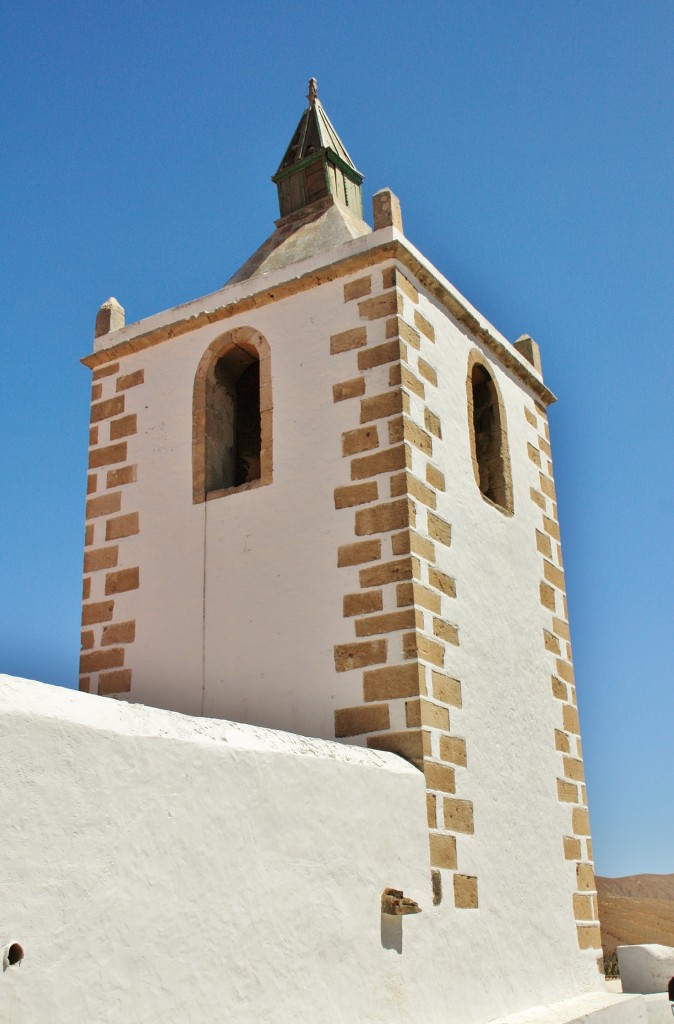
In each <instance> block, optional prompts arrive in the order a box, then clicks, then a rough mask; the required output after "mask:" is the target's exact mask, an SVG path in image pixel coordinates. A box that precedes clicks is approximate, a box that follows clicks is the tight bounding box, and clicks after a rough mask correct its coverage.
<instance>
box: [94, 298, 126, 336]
mask: <svg viewBox="0 0 674 1024" xmlns="http://www.w3.org/2000/svg"><path fill="white" fill-rule="evenodd" d="M123 326H124V307H123V306H120V304H119V302H118V301H117V299H113V298H112V297H111V298H109V299H108V301H107V302H104V303H103V305H102V306H101V308H100V309H99V311H98V313H97V314H96V327H95V328H94V338H100V337H101V336H102V335H103V334H109V333H110V331H118V330H119V329H120V327H123Z"/></svg>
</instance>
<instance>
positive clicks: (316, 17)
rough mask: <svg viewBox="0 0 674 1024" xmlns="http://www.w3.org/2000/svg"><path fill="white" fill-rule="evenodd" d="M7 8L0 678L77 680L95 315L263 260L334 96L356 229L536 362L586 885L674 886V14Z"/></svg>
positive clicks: (0, 327) (187, 294)
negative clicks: (298, 152)
mask: <svg viewBox="0 0 674 1024" xmlns="http://www.w3.org/2000/svg"><path fill="white" fill-rule="evenodd" d="M0 9H1V10H2V26H3V30H2V33H1V34H0V35H1V39H0V86H1V87H2V94H3V96H4V97H5V104H4V105H3V108H2V111H1V112H0V138H1V140H2V147H3V156H2V163H1V166H0V175H1V176H2V179H3V195H4V209H3V216H2V218H0V241H1V243H2V250H1V251H2V253H3V260H2V274H1V280H2V285H3V288H2V302H1V304H0V358H1V367H2V381H3V400H2V407H1V411H0V417H1V423H2V438H3V443H2V446H1V449H0V450H1V453H2V454H1V459H2V463H1V466H0V469H1V473H2V476H1V479H2V485H3V489H2V526H3V529H2V534H1V537H2V540H1V546H0V670H3V671H7V672H10V673H14V674H16V675H23V676H27V677H33V678H38V679H43V680H45V681H47V682H54V683H61V684H63V685H72V684H73V683H74V681H75V680H76V675H77V659H78V644H79V611H80V606H79V605H80V586H81V558H82V553H81V551H82V534H83V516H84V490H85V481H86V470H85V461H86V445H87V418H88V396H89V371H88V370H86V369H85V368H84V367H82V366H81V365H80V364H79V359H80V357H81V356H83V355H86V354H87V353H88V352H89V351H90V349H91V343H92V334H93V324H94V318H95V315H96V311H97V309H98V307H99V305H100V304H101V302H103V301H104V300H105V299H107V298H108V296H109V295H111V294H112V295H115V296H116V297H117V298H118V299H119V301H120V302H121V303H122V305H124V306H125V308H126V314H127V322H131V321H133V320H137V319H139V318H141V317H144V316H147V315H149V314H151V313H153V312H156V311H158V310H161V309H165V308H169V307H171V306H174V305H177V304H178V303H181V302H184V301H187V300H189V299H191V298H193V297H196V296H198V295H201V294H204V293H207V292H210V291H213V290H215V289H217V288H218V287H220V286H221V285H222V284H223V283H224V281H225V280H226V279H227V278H228V277H229V276H230V275H231V273H232V272H233V271H234V270H235V269H236V268H237V267H238V266H239V265H240V264H241V263H243V261H244V260H245V259H246V257H247V256H248V255H250V253H251V252H252V251H253V250H254V249H255V248H256V247H257V245H258V244H259V243H260V242H261V241H262V240H263V239H264V238H265V237H266V235H267V234H268V233H269V231H270V229H271V226H272V221H273V220H274V218H275V217H276V216H277V215H278V214H277V207H276V196H275V189H274V187H273V185H271V183H270V181H269V177H270V175H271V174H272V173H273V172H274V171H275V169H276V166H277V165H278V162H279V161H280V158H281V156H282V155H283V151H284V149H285V146H286V145H287V143H288V141H289V139H290V135H291V133H292V131H293V129H294V127H295V125H296V123H297V120H298V119H299V116H300V114H301V112H302V109H303V107H304V104H305V99H304V97H305V93H306V85H307V79H308V78H309V76H310V75H315V76H316V77H317V78H318V81H319V94H320V96H321V99H322V100H323V103H324V105H325V106H326V109H327V111H328V113H329V115H330V117H331V119H332V120H333V122H334V124H335V126H336V127H337V130H338V131H339V132H340V134H341V136H342V138H343V139H344V142H345V143H346V146H347V148H348V149H349V152H350V153H351V156H352V157H353V158H354V161H355V163H356V165H357V167H358V168H359V169H360V170H361V171H362V172H363V173H364V174H365V184H364V194H365V197H366V209H369V196H370V195H371V194H372V193H373V192H375V191H376V190H377V189H379V188H381V187H383V186H390V187H391V188H392V189H393V190H394V191H395V192H396V193H397V194H398V195H399V196H400V198H401V201H402V204H403V214H404V220H405V228H406V233H407V235H408V237H409V238H410V239H411V241H412V242H413V243H414V244H415V245H417V246H418V248H420V249H421V250H422V252H424V253H425V255H426V256H428V257H429V258H430V259H431V260H432V261H433V262H434V263H435V264H436V265H437V266H438V267H439V269H440V270H441V271H442V272H443V273H444V274H445V275H446V276H447V277H448V278H449V279H450V280H451V281H452V282H453V283H454V284H455V285H456V286H457V287H458V288H459V289H460V290H461V291H462V292H463V293H464V294H465V295H466V296H467V297H468V298H469V300H470V301H471V302H472V303H473V304H474V305H476V306H477V307H478V308H479V309H480V310H481V311H482V312H483V313H484V314H485V315H486V316H487V317H488V318H489V319H490V320H491V321H492V322H493V323H494V324H495V325H496V326H497V327H498V328H499V329H500V330H501V331H502V332H503V333H504V334H505V335H506V337H508V338H510V339H511V340H513V339H515V338H516V337H518V336H519V335H520V334H522V333H528V334H531V335H532V336H533V337H534V338H535V339H536V340H537V341H538V342H539V344H540V346H541V352H542V358H543V367H544V371H545V376H546V381H547V383H548V384H549V386H550V387H551V388H552V389H553V391H555V393H556V394H557V396H558V398H559V404H558V405H557V406H555V407H554V408H553V409H552V411H551V431H552V443H553V456H554V460H555V471H556V478H557V485H558V492H559V496H560V498H559V507H560V517H561V524H562V531H563V542H564V553H565V562H566V568H567V578H568V588H569V605H570V616H571V628H572V637H573V641H574V655H575V662H576V674H577V677H578V689H579V702H580V710H581V723H582V728H583V737H584V751H585V760H586V770H587V776H588V786H589V797H590V810H591V816H592V826H593V834H594V843H595V855H596V861H597V869H598V871H599V872H600V873H602V874H609V875H617V874H628V873H634V872H641V871H653V872H674V813H672V812H673V810H674V799H673V797H672V780H673V779H674V754H673V751H674V742H673V738H672V734H673V732H674V713H673V712H674V698H673V696H672V693H673V685H672V684H673V680H672V669H671V664H672V656H671V651H670V648H671V642H672V633H673V632H674V630H673V626H674V622H673V615H672V609H673V602H672V578H673V575H674V574H673V571H672V570H673V566H672V561H673V560H672V551H673V548H674V545H673V543H672V535H673V534H674V495H673V494H672V479H673V476H674V474H673V473H672V456H671V452H672V447H673V442H674V437H673V433H674V432H673V428H672V415H671V399H670V392H671V389H672V383H673V382H674V372H673V371H674V365H673V364H674V358H673V356H672V348H673V346H672V314H671V296H672V293H673V285H674V280H673V278H674V273H673V268H674V252H673V249H674V242H673V238H674V232H673V230H672V227H673V223H672V220H673V218H672V214H673V212H674V210H673V206H674V200H673V196H674V193H673V190H672V166H673V163H674V161H673V158H674V143H673V140H672V129H671V125H672V96H673V95H674V70H673V69H674V62H673V61H672V59H671V54H672V44H673V43H674V5H673V4H672V3H671V0H667V2H664V0H663V2H658V0H647V2H637V0H633V2H621V0H614V2H611V3H609V2H607V0H595V2H589V3H588V2H582V3H580V2H574V0H570V2H566V3H564V4H559V3H553V2H551V0H544V2H541V0H538V2H521V0H514V2H513V3H505V2H497V0H473V2H463V0H462V2H456V3H434V2H427V3H425V4H424V5H423V6H422V5H418V6H416V7H415V6H414V5H410V4H408V3H402V2H401V0H390V2H387V3H369V2H367V0H364V2H361V3H354V2H350V0H343V2H342V3H340V4H339V5H317V4H315V3H308V2H297V3H293V2H289V3H287V4H285V5H282V6H279V5H277V4H271V3H261V2H260V3H255V2H252V3H248V4H239V5H236V6H234V5H231V6H227V5H224V4H217V3H213V2H210V0H206V2H198V0H195V3H193V4H190V5H187V4H184V3H176V2H171V0H168V2H166V0H162V2H161V3H159V2H157V0H149V2H145V3H144V2H136V3H130V2H124V0H122V2H120V3H117V4H114V5H111V4H102V3H100V2H97V0H93V2H89V3H87V4H84V3H80V2H77V0H74V2H71V3H67V4H56V3H49V2H46V3H45V2H42V3H39V4H38V3H36V2H35V0H25V2H24V3H23V4H22V5H20V6H19V5H14V4H13V5H10V4H9V3H7V0H4V3H2V5H1V6H0Z"/></svg>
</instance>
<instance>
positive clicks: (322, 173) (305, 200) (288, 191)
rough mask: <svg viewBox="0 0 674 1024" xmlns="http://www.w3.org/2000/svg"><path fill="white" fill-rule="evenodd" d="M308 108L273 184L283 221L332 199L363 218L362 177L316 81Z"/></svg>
mask: <svg viewBox="0 0 674 1024" xmlns="http://www.w3.org/2000/svg"><path fill="white" fill-rule="evenodd" d="M307 99H308V100H309V106H308V108H307V109H306V110H305V111H304V113H303V114H302V117H301V118H300V123H299V124H298V126H297V128H296V129H295V134H294V135H293V137H292V139H291V141H290V145H289V146H288V148H287V150H286V152H285V155H284V157H283V159H282V160H281V164H280V166H279V168H278V170H277V172H276V174H275V175H274V176H273V178H272V181H273V182H274V183H275V185H276V187H277V189H278V195H279V206H280V208H281V217H286V216H287V215H288V214H291V213H295V212H296V211H297V210H301V209H302V208H303V207H306V206H310V205H311V204H312V203H315V202H316V201H317V200H319V199H325V198H326V197H327V196H332V197H333V199H334V200H336V201H337V202H340V203H342V204H343V205H344V206H347V207H349V208H350V209H351V212H352V213H354V214H355V215H356V216H357V217H361V218H362V216H363V200H362V195H361V188H360V186H361V184H362V182H363V175H362V174H361V173H360V172H359V171H358V170H356V167H355V165H354V163H353V161H352V159H351V157H350V156H349V154H348V153H347V151H346V147H345V146H344V143H343V142H342V140H341V139H340V137H339V135H338V134H337V132H336V131H335V129H334V128H333V126H332V124H331V122H330V118H329V117H328V115H327V114H326V112H325V110H324V109H323V106H322V104H321V101H320V100H319V98H318V88H317V83H316V79H315V78H311V79H309V95H308V96H307Z"/></svg>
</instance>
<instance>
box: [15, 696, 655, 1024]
mask: <svg viewBox="0 0 674 1024" xmlns="http://www.w3.org/2000/svg"><path fill="white" fill-rule="evenodd" d="M0 744H1V747H2V751H3V764H4V765H5V766H6V767H7V779H8V784H7V785H5V786H3V787H2V790H1V791H0V815H1V817H0V820H1V821H2V822H3V829H2V836H3V839H2V844H1V846H0V905H1V906H2V908H3V915H2V928H3V929H4V935H0V940H1V941H2V942H3V943H4V942H5V941H7V940H8V939H9V938H12V939H13V940H15V941H19V942H21V944H22V945H23V947H24V950H25V958H24V960H23V962H22V964H21V965H20V966H16V967H12V968H10V969H9V970H7V971H5V972H4V973H3V974H2V976H0V1018H1V1019H2V1020H3V1021H7V1022H11V1024H18V1022H21V1024H44V1022H46V1021H49V1022H50V1024H66V1022H67V1024H72V1021H76V1020H77V1021H78V1020H82V1021H85V1020H86V1021H96V1022H97V1024H107V1022H110V1024H113V1022H115V1024H118V1022H119V1021H124V1022H125V1024H141V1022H142V1024H159V1022H165V1021H181V1022H183V1021H194V1022H195V1024H196V1022H198V1024H209V1022H211V1021H213V1022H215V1021H221V1020H222V1019H223V1014H225V1015H226V1016H227V1017H228V1018H229V1019H232V1020H236V1021H237V1022H242V1024H248V1022H250V1024H254V1022H255V1024H257V1022H260V1021H269V1022H284V1024H285V1022H291V1021H296V1020H298V1019H300V1020H318V1019H320V1020H323V1021H326V1022H329V1024H332V1022H343V1021H348V1022H351V1021H353V1022H356V1021H358V1022H381V1024H384V1022H401V1024H402V1022H405V1024H412V1022H417V1021H418V1020H420V1019H422V1020H425V1021H428V1022H430V1024H445V1022H446V1021H447V1020H451V1019H459V1020H461V1021H466V1022H472V1021H475V1022H482V1021H488V1020H491V1019H493V1018H494V1017H495V1016H496V1015H497V1014H498V1015H499V1016H501V1015H504V1013H505V1012H507V1011H512V1010H513V1009H517V1008H523V1007H525V1006H532V1005H540V1003H541V996H542V995H544V994H545V993H546V992H547V994H548V1000H547V1001H548V1002H552V1001H553V1000H554V993H555V991H557V992H559V993H560V994H561V995H560V997H563V996H564V995H566V997H567V998H568V995H569V990H570V989H573V988H574V987H575V986H576V980H574V978H573V976H572V972H569V970H568V968H569V966H570V965H569V963H568V959H567V960H565V959H564V952H563V950H561V951H560V947H559V945H558V946H557V947H556V962H557V963H558V964H559V966H560V970H559V971H558V972H557V976H556V977H557V980H556V981H555V982H554V984H552V985H551V984H550V983H549V982H546V979H545V977H544V976H543V975H542V974H540V973H539V974H538V977H534V975H535V974H536V973H537V972H540V964H539V962H538V961H537V960H536V959H535V958H534V949H533V947H532V946H530V949H529V953H528V955H523V956H522V959H521V963H520V969H519V971H518V972H515V971H513V969H512V968H509V969H508V973H509V974H510V977H508V973H506V971H505V970H504V965H503V964H502V962H500V951H501V950H502V949H503V947H504V946H505V945H506V944H507V942H508V940H509V939H510V940H512V939H513V937H514V936H515V932H516V929H517V928H519V927H520V925H519V923H517V922H516V923H514V925H513V927H511V928H510V930H509V931H506V929H505V928H504V927H503V925H502V924H499V920H500V918H499V916H498V915H496V916H493V914H492V911H493V906H491V904H492V900H491V897H490V895H489V893H488V894H487V898H486V900H485V907H484V909H482V908H481V909H480V911H478V912H476V913H474V914H472V915H466V914H463V915H462V914H460V913H459V912H454V913H446V912H445V911H446V909H447V908H446V906H445V904H444V903H443V904H441V905H440V906H439V907H433V906H432V902H431V887H430V877H429V872H428V866H427V834H426V822H425V801H424V786H423V781H422V777H421V774H420V773H418V772H417V771H416V769H414V768H412V767H411V766H409V765H408V764H406V763H405V762H404V761H402V760H400V759H399V758H397V757H396V756H395V755H392V754H386V753H380V752H374V751H366V750H362V749H360V748H357V747H351V746H346V745H340V744H336V743H329V742H325V741H321V740H313V739H307V738H304V737H299V736H295V735H289V734H285V733H280V732H273V731H269V730H263V729H257V728H252V727H250V726H244V725H238V724H232V723H229V722H222V721H213V720H206V719H191V718H187V717H183V716H181V715H178V714H175V713H172V712H166V711H160V710H156V709H149V708H145V707H142V706H138V705H129V704H126V703H123V702H116V701H108V700H106V699H105V698H99V697H95V696H90V695H88V694H80V693H75V692H72V691H66V690H62V689H59V688H56V687H50V686H46V685H44V684H40V683H34V682H30V681H26V680H17V679H12V678H10V677H7V676H5V677H2V679H1V681H0ZM391 885H392V886H393V887H396V888H400V889H403V890H404V892H405V894H406V895H408V896H410V897H411V898H412V899H415V900H416V901H417V902H418V903H419V904H420V906H421V907H422V912H421V913H420V914H416V915H414V916H412V917H409V918H403V919H398V920H399V922H400V930H399V931H398V932H397V933H396V932H395V928H394V929H393V932H392V931H391V929H390V928H389V929H388V930H387V929H386V928H384V929H383V930H382V918H381V915H380V896H381V892H382V890H383V888H384V887H386V886H391ZM389 923H390V922H389ZM395 924H396V927H397V924H398V922H397V921H396V922H395ZM544 941H545V939H544V937H540V936H539V945H543V944H544ZM519 948H520V947H519V945H518V949H519ZM553 953H554V951H552V950H551V953H550V963H551V964H552V963H553V962H555V956H554V955H553ZM565 990H566V991H565ZM611 998H615V997H611ZM595 1002H596V1000H595ZM593 1005H594V1004H593ZM546 1019H547V1018H546ZM551 1019H552V1018H551ZM617 1019H618V1018H616V1020H617ZM619 1019H620V1021H621V1022H622V1021H623V1019H624V1020H625V1021H627V1020H630V1019H631V1018H630V1017H629V1016H627V1017H620V1018H619ZM635 1019H640V1018H635Z"/></svg>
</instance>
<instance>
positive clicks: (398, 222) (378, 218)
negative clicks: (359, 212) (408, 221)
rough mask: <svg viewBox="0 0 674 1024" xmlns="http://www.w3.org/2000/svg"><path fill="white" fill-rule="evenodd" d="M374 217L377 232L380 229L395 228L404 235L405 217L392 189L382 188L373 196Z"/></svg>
mask: <svg viewBox="0 0 674 1024" xmlns="http://www.w3.org/2000/svg"><path fill="white" fill-rule="evenodd" d="M372 216H373V217H374V229H375V231H377V230H378V229H379V228H395V229H396V231H400V233H401V234H402V230H403V216H402V213H401V211H400V200H399V199H398V197H397V196H396V195H394V194H393V192H391V189H390V188H380V189H379V191H378V192H375V194H374V195H373V196H372Z"/></svg>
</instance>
